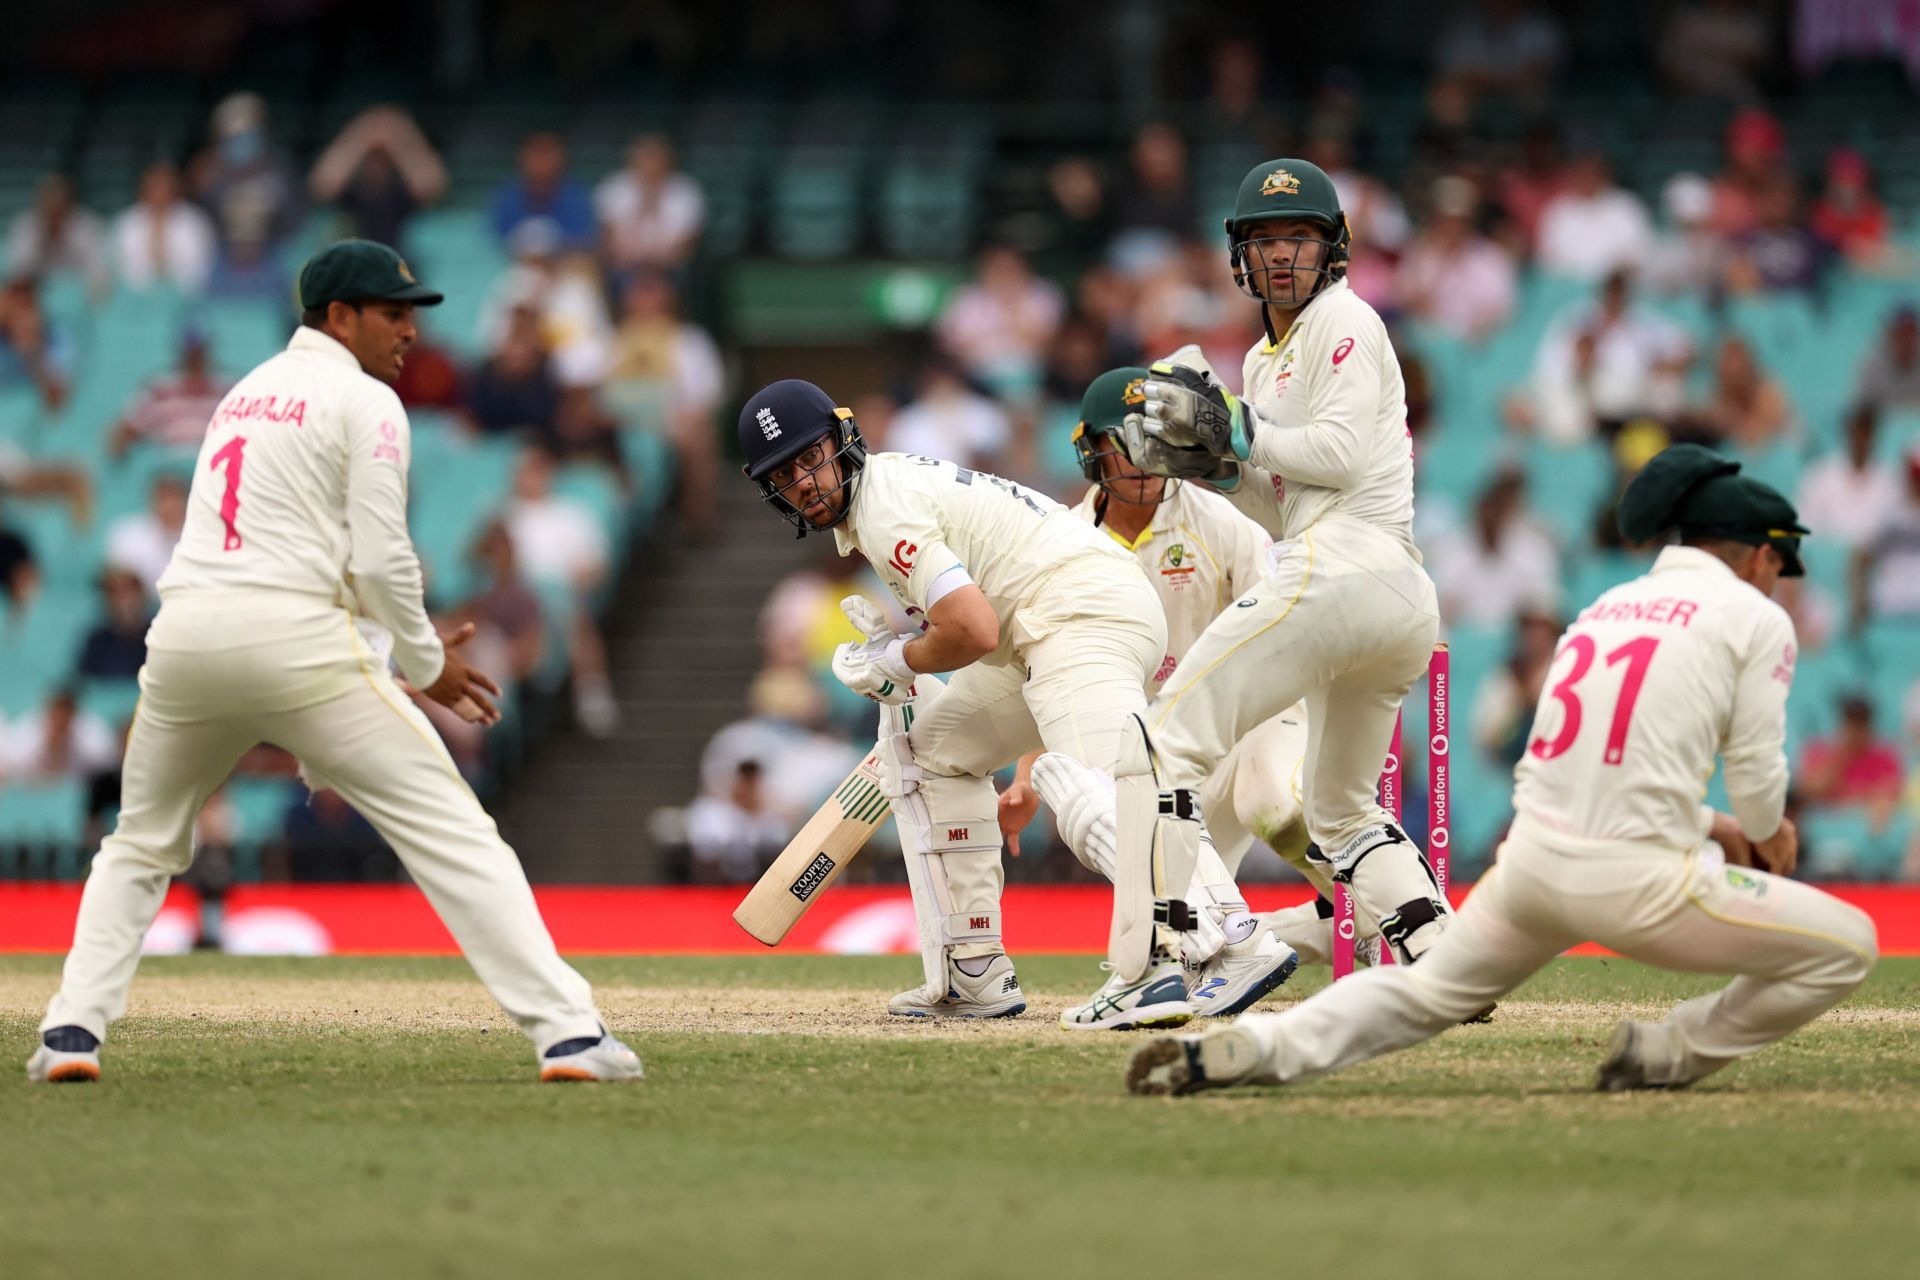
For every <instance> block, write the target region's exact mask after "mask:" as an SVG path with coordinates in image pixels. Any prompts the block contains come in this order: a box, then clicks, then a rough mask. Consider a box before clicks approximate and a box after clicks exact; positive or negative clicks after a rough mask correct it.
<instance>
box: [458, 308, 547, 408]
mask: <svg viewBox="0 0 1920 1280" xmlns="http://www.w3.org/2000/svg"><path fill="white" fill-rule="evenodd" d="M559 403H560V383H559V381H558V380H557V379H556V378H555V377H554V376H553V366H552V363H551V362H550V361H549V360H548V358H547V342H546V338H545V336H544V335H543V334H542V333H541V331H540V313H539V310H538V307H537V304H536V303H535V302H533V301H532V300H528V301H524V302H521V303H518V304H516V305H515V306H514V307H512V308H511V309H510V310H509V311H508V312H507V323H506V327H505V328H504V329H503V330H502V331H501V333H500V335H499V337H498V338H497V340H496V341H495V342H494V343H493V346H492V349H491V350H489V351H488V352H487V358H486V359H485V360H484V361H482V362H481V364H480V367H479V368H477V369H475V370H474V372H473V376H472V377H471V378H469V379H468V380H467V390H466V408H467V413H468V414H469V415H470V416H471V417H472V419H473V421H474V423H475V424H476V425H477V426H479V427H480V429H481V430H482V431H486V432H488V433H490V434H497V433H501V432H508V431H532V432H536V433H540V434H544V433H545V432H546V431H547V430H548V429H549V428H551V426H552V425H553V417H554V411H555V409H556V408H558V406H559Z"/></svg>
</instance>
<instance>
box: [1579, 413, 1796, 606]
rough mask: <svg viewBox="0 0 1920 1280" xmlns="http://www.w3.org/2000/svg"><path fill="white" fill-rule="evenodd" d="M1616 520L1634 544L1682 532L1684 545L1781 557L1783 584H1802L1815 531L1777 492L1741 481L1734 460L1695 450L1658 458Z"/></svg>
mask: <svg viewBox="0 0 1920 1280" xmlns="http://www.w3.org/2000/svg"><path fill="white" fill-rule="evenodd" d="M1615 518H1616V519H1617V520H1618V522H1619V525H1620V533H1621V535H1622V536H1623V537H1625V538H1626V539H1627V540H1628V541H1630V542H1647V541H1651V540H1652V539H1654V538H1656V537H1658V536H1660V535H1661V534H1662V533H1665V532H1667V531H1668V530H1669V529H1678V530H1679V531H1680V533H1681V535H1682V536H1683V537H1699V538H1727V539H1729V540H1731V541H1734V542H1739V543H1744V544H1745V545H1747V546H1750V547H1758V546H1770V547H1772V548H1773V549H1774V550H1775V551H1777V552H1779V553H1780V561H1781V569H1780V576H1781V577H1783V578H1799V577H1804V576H1805V574H1806V572H1807V569H1806V564H1805V562H1804V561H1802V560H1801V559H1800V540H1801V539H1802V538H1804V537H1806V536H1807V534H1808V532H1809V530H1808V529H1807V527H1806V526H1805V525H1803V524H1801V523H1800V513H1799V512H1798V511H1795V510H1794V507H1793V503H1791V502H1789V501H1788V500H1787V498H1786V495H1785V494H1783V493H1781V492H1780V491H1779V490H1778V489H1776V488H1774V487H1773V486H1772V485H1770V484H1766V483H1764V482H1763V481H1759V480H1755V479H1754V478H1752V477H1751V476H1743V475H1741V474H1740V464H1739V463H1738V462H1735V461H1734V460H1733V459H1731V458H1728V457H1726V456H1724V455H1722V454H1719V453H1715V452H1714V451H1713V450H1711V449H1708V448H1705V447H1703V446H1701V445H1697V444H1676V445H1673V446H1671V447H1669V448H1666V449H1663V450H1661V451H1660V452H1659V453H1657V454H1655V455H1654V456H1653V458H1652V459H1651V460H1650V461H1649V462H1648V463H1647V465H1646V466H1644V467H1642V468H1641V469H1640V474H1638V475H1636V476H1635V477H1634V478H1633V480H1632V481H1631V482H1630V483H1629V484H1628V485H1627V488H1626V492H1625V493H1623V494H1621V495H1620V505H1619V507H1618V508H1617V509H1616V513H1615Z"/></svg>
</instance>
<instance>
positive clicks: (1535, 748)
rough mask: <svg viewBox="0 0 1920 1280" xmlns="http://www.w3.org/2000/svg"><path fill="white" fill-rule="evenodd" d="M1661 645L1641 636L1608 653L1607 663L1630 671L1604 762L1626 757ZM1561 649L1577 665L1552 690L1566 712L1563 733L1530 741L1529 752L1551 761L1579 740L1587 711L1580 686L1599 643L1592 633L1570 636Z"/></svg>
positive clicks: (1623, 684)
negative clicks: (1637, 709) (1636, 710)
mask: <svg viewBox="0 0 1920 1280" xmlns="http://www.w3.org/2000/svg"><path fill="white" fill-rule="evenodd" d="M1659 647H1660V640H1659V637H1657V636H1640V637H1638V638H1637V639H1633V640H1629V641H1627V642H1626V643H1625V644H1623V645H1621V646H1620V647H1619V648H1617V649H1615V650H1613V651H1612V652H1611V653H1609V654H1608V655H1607V666H1608V667H1609V668H1611V667H1614V666H1618V665H1621V664H1623V663H1624V664H1625V666H1626V674H1625V675H1624V676H1622V677H1621V680H1620V696H1619V698H1618V699H1617V700H1616V701H1615V702H1614V704H1613V720H1612V722H1611V723H1610V724H1609V725H1608V726H1607V750H1606V754H1605V755H1604V756H1602V757H1601V763H1602V764H1608V765H1618V764H1619V763H1620V762H1621V760H1622V759H1624V758H1625V756H1626V753H1627V730H1628V729H1629V728H1631V727H1632V725H1633V709H1634V707H1635V705H1636V704H1638V703H1639V701H1640V686H1641V685H1642V684H1644V683H1646V679H1647V668H1648V667H1649V666H1650V665H1652V663H1653V654H1654V650H1656V649H1658V648H1659ZM1561 652H1562V653H1571V654H1572V655H1573V666H1572V667H1571V668H1570V669H1569V670H1568V671H1567V674H1566V675H1565V676H1564V677H1563V678H1562V679H1561V681H1560V683H1558V684H1556V685H1554V686H1553V688H1552V689H1551V690H1549V691H1548V693H1549V696H1550V697H1552V698H1553V700H1554V701H1555V702H1558V703H1559V704H1560V707H1561V710H1562V711H1563V712H1564V714H1563V715H1562V716H1561V719H1560V732H1559V733H1558V734H1556V735H1555V736H1554V738H1553V739H1552V740H1551V741H1549V740H1548V739H1547V738H1546V737H1545V736H1541V737H1536V738H1535V739H1534V740H1533V741H1532V742H1530V743H1528V744H1527V752H1528V754H1530V755H1532V756H1533V757H1534V758H1535V759H1537V760H1551V759H1553V758H1554V757H1556V756H1561V755H1565V754H1566V753H1567V751H1568V750H1569V749H1570V748H1572V746H1573V744H1574V742H1575V741H1577V740H1578V739H1579V737H1580V725H1581V722H1582V720H1583V718H1584V714H1585V708H1584V707H1583V706H1582V704H1581V701H1580V693H1579V691H1578V690H1579V685H1580V683H1581V681H1583V680H1585V679H1586V678H1587V674H1588V673H1589V672H1590V671H1591V670H1592V669H1593V663H1594V659H1595V658H1596V657H1597V656H1598V654H1599V646H1598V645H1596V644H1595V643H1594V641H1593V637H1592V636H1588V635H1574V636H1570V637H1568V639H1567V643H1566V647H1565V648H1564V649H1562V650H1561ZM1554 661H1555V662H1556V663H1558V661H1559V658H1558V657H1556V658H1555V659H1554Z"/></svg>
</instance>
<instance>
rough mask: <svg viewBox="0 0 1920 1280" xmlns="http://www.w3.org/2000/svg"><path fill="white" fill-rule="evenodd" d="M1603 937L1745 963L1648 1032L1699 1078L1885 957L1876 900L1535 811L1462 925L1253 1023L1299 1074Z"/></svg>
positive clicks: (1446, 1022) (1709, 960)
mask: <svg viewBox="0 0 1920 1280" xmlns="http://www.w3.org/2000/svg"><path fill="white" fill-rule="evenodd" d="M1585 941H1594V942H1599V943H1601V944H1603V945H1604V946H1607V947H1609V948H1611V949H1613V950H1615V951H1618V952H1619V953H1620V954H1622V955H1624V956H1627V957H1629V958H1631V959H1634V960H1641V961H1644V962H1646V963H1648V964H1652V965H1658V966H1659V967H1661V968H1663V969H1677V970H1680V971H1682V972H1686V973H1731V974H1738V975H1739V976H1738V977H1736V978H1735V979H1734V980H1733V981H1732V982H1731V983H1729V984H1728V985H1727V986H1725V987H1722V988H1721V989H1720V990H1718V991H1716V992H1714V993H1713V994H1711V995H1707V996H1701V997H1699V998H1698V999H1694V1000H1688V1001H1685V1002H1683V1003H1682V1004H1680V1005H1678V1006H1676V1007H1675V1008H1674V1010H1673V1012H1672V1013H1670V1014H1669V1015H1668V1016H1667V1018H1666V1020H1665V1021H1664V1022H1659V1023H1654V1024H1651V1026H1650V1027H1649V1028H1648V1032H1649V1034H1648V1035H1646V1036H1644V1037H1643V1038H1642V1039H1643V1044H1642V1048H1641V1052H1642V1054H1643V1056H1644V1057H1645V1059H1646V1067H1647V1071H1648V1078H1649V1079H1650V1080H1651V1081H1653V1082H1655V1083H1658V1084H1670V1085H1682V1084H1690V1083H1692V1082H1693V1081H1695V1080H1698V1079H1700V1078H1702V1077H1704V1076H1707V1075H1710V1074H1712V1073H1713V1072H1715V1071H1718V1070H1719V1069H1720V1068H1721V1067H1724V1066H1726V1065H1727V1064H1728V1063H1730V1062H1733V1061H1735V1060H1736V1059H1739V1058H1743V1057H1745V1056H1747V1055H1748V1054H1750V1053H1754V1052H1757V1051H1758V1050H1760V1049H1764V1048H1765V1047H1766V1046H1768V1045H1770V1044H1773V1043H1774V1042H1775V1041H1777V1040H1780V1039H1783V1038H1784V1037H1786V1036H1787V1035H1788V1034H1790V1033H1791V1032H1793V1031H1794V1030H1795V1029H1797V1028H1799V1027H1802V1026H1804V1025H1806V1024H1807V1023H1809V1022H1811V1021H1813V1019H1815V1018H1817V1017H1819V1016H1820V1015H1821V1014H1823V1013H1825V1012H1826V1011H1827V1010H1828V1009H1831V1008H1832V1007H1833V1006H1834V1005H1836V1004H1838V1003H1840V1001H1842V1000H1844V999H1845V998H1846V997H1847V995H1848V994H1849V993H1850V992H1852V991H1853V989H1854V988H1855V987H1857V986H1859V985H1860V983H1861V982H1862V981H1864V980H1865V978H1866V976H1867V972H1868V970H1870V969H1871V968H1872V967H1873V962H1874V959H1875V957H1876V955H1877V947H1876V942H1875V937H1874V928H1873V921H1872V920H1871V919H1870V918H1869V917H1868V916H1867V914H1866V912H1864V911H1861V910H1859V909H1858V908H1856V907H1852V906H1849V905H1848V904H1846V903H1844V902H1842V901H1840V900H1839V899H1838V898H1835V897H1833V896H1832V895H1830V894H1826V893H1822V892H1820V891H1819V890H1818V889H1814V888H1811V887H1810V886H1808V885H1804V884H1799V883H1797V882H1795V881H1792V880H1788V879H1784V878H1782V877H1780V876H1775V875H1769V874H1768V873H1766V872H1764V871H1752V870H1748V869H1745V868H1741V867H1729V866H1727V865H1725V862H1724V859H1723V858H1722V856H1721V853H1720V850H1719V847H1718V846H1717V845H1712V844H1708V845H1702V846H1700V847H1698V848H1695V849H1693V850H1692V851H1690V852H1680V851H1677V850H1675V849H1671V848H1659V847H1656V846H1652V845H1647V844H1614V843H1603V842H1597V841H1590V840H1579V839H1575V838H1572V837H1568V836H1564V835H1560V834H1558V833H1554V832H1551V831H1548V830H1546V829H1544V828H1542V827H1541V826H1540V825H1539V824H1537V823H1535V822H1532V821H1531V820H1529V819H1527V818H1525V817H1521V818H1518V819H1516V820H1515V822H1514V827H1513V832H1512V834H1511V835H1509V837H1508V838H1507V840H1506V841H1505V842H1504V843H1503V844H1502V845H1501V847H1500V856H1499V861H1498V862H1496V863H1495V864H1494V867H1493V869H1492V870H1491V871H1489V872H1488V873H1487V875H1486V876H1485V877H1484V878H1483V879H1482V880H1481V881H1480V883H1479V885H1478V887H1477V888H1475V890H1474V892H1473V895H1472V896H1471V897H1469V898H1468V899H1467V902H1466V905H1465V906H1464V907H1462V908H1461V909H1460V913H1459V914H1458V915H1457V916H1456V917H1455V918H1454V921H1453V926H1452V927H1451V928H1450V929H1448V930H1447V932H1446V933H1445V934H1443V935H1442V936H1441V937H1440V939H1439V941H1437V942H1436V943H1435V944H1434V946H1433V949H1432V950H1430V951H1428V952H1427V953H1426V954H1425V955H1424V956H1422V957H1421V958H1420V962H1419V963H1418V964H1413V965H1394V966H1391V967H1388V968H1380V969H1368V970H1365V971H1363V972H1360V973H1356V974H1354V975H1353V976H1352V977H1349V978H1346V979H1343V980H1342V981H1340V982H1337V983H1335V984H1334V985H1333V986H1331V987H1329V988H1328V989H1327V990H1325V991H1323V992H1321V993H1320V994H1318V995H1316V996H1314V997H1312V998H1311V999H1308V1000H1304V1001H1302V1002H1301V1003H1300V1004H1298V1005H1295V1006H1294V1007H1293V1008H1291V1009H1289V1010H1287V1011H1286V1012H1284V1013H1279V1014H1270V1013H1252V1014H1247V1015H1245V1016H1244V1017H1242V1018H1241V1019H1240V1022H1239V1025H1240V1026H1243V1027H1245V1028H1246V1029H1248V1030H1249V1031H1251V1032H1253V1034H1254V1036H1255V1038H1256V1039H1258V1041H1259V1042H1260V1045H1261V1049H1262V1055H1263V1065H1262V1070H1261V1073H1260V1075H1259V1077H1258V1078H1259V1079H1261V1080H1262V1081H1265V1082H1267V1083H1292V1082H1297V1081H1302V1080H1311V1079H1313V1078H1314V1077H1315V1076H1320V1075H1325V1074H1326V1073H1328V1072H1330V1071H1338V1070H1339V1069H1340V1068H1342V1067H1348V1066H1352V1065H1353V1064H1354V1063H1356V1062H1364V1061H1366V1060H1367V1059H1369V1058H1375V1057H1378V1056H1380V1055H1381V1054H1383V1053H1390V1052H1392V1051H1393V1050H1395V1049H1404V1048H1406V1047H1407V1046H1408V1045H1413V1044H1418V1043H1420V1042H1421V1041H1422V1040H1427V1039H1431V1038H1432V1037H1434V1036H1436V1035H1439V1034H1440V1033H1441V1032H1442V1031H1445V1030H1446V1029H1447V1028H1448V1027H1451V1026H1454V1025H1456V1024H1458V1023H1459V1022H1460V1021H1461V1020H1462V1019H1463V1018H1466V1017H1469V1016H1470V1015H1472V1014H1474V1013H1476V1012H1478V1011H1479V1010H1481V1009H1483V1008H1485V1007H1486V1006H1487V1005H1488V1004H1489V1003H1491V1002H1492V1001H1494V1000H1497V999H1498V998H1500V997H1501V996H1503V995H1505V994H1506V993H1507V992H1509V991H1511V990H1513V989H1514V988H1515V987H1517V986H1519V985H1520V983H1522V982H1524V981H1525V980H1526V979H1527V978H1528V977H1529V976H1531V975H1532V974H1533V973H1535V972H1536V971H1538V970H1539V969H1540V968H1541V967H1542V966H1543V965H1545V964H1546V963H1547V962H1548V961H1549V960H1551V959H1553V958H1554V957H1555V956H1557V955H1559V954H1560V953H1561V952H1562V951H1564V950H1566V949H1567V948H1568V947H1570V946H1573V945H1574V944H1576V943H1579V942H1585Z"/></svg>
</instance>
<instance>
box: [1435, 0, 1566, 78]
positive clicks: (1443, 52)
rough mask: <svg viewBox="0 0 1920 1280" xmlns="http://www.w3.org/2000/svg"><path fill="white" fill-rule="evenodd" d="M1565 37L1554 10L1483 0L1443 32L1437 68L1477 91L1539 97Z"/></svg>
mask: <svg viewBox="0 0 1920 1280" xmlns="http://www.w3.org/2000/svg"><path fill="white" fill-rule="evenodd" d="M1565 46H1566V39H1565V37H1564V36H1563V35H1562V34H1561V31H1560V24H1559V23H1558V22H1556V21H1554V19H1553V17H1552V15H1550V14H1548V13H1546V12H1544V11H1542V10H1541V9H1540V7H1539V6H1538V5H1534V4H1529V3H1527V0H1480V5H1479V6H1478V11H1477V12H1474V13H1469V14H1463V15H1462V16H1461V17H1459V18H1458V19H1456V20H1455V22H1454V23H1453V25H1452V27H1451V28H1449V29H1448V30H1447V32H1446V33H1445V34H1444V35H1443V36H1442V37H1441V39H1440V43H1439V46H1438V48H1437V49H1436V51H1435V55H1434V71H1435V74H1436V75H1437V76H1438V77H1439V78H1440V79H1442V80H1446V81H1450V82H1453V83H1455V84H1458V85H1461V86H1462V87H1463V88H1465V89H1466V90H1467V91H1468V92H1469V93H1471V94H1473V95H1474V96H1475V97H1483V96H1496V97H1508V98H1523V99H1531V100H1537V99H1540V98H1542V97H1543V96H1545V94H1546V92H1547V90H1548V89H1549V88H1550V87H1551V86H1552V83H1553V77H1554V73H1555V72H1557V71H1558V70H1559V68H1560V61H1561V59H1562V57H1563V56H1564V55H1565Z"/></svg>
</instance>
